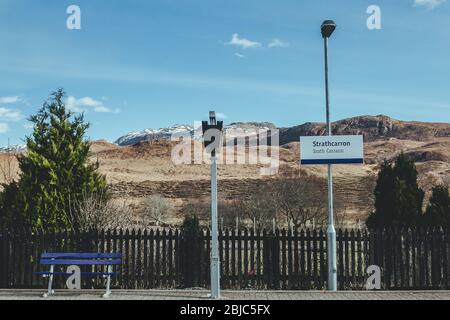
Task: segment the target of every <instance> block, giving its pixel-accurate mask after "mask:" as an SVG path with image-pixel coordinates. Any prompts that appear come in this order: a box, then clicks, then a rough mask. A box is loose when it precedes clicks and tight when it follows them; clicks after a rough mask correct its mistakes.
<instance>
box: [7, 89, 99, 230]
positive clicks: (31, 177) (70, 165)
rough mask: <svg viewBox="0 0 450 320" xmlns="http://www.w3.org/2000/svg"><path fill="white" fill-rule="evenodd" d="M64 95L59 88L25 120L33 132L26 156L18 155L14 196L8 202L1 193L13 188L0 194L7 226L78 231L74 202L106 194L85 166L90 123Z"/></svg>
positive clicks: (94, 170) (96, 176)
mask: <svg viewBox="0 0 450 320" xmlns="http://www.w3.org/2000/svg"><path fill="white" fill-rule="evenodd" d="M64 97H65V93H64V91H63V89H59V90H57V91H56V92H54V93H53V94H52V98H51V99H49V100H48V101H47V102H45V103H44V105H43V107H42V108H41V109H40V110H39V111H38V112H37V114H36V115H33V116H31V117H30V118H29V120H30V121H31V122H32V123H33V125H34V130H33V133H32V135H31V136H29V137H27V138H26V144H27V151H26V153H25V154H23V155H20V156H19V157H18V161H19V168H20V171H21V174H20V178H19V180H18V182H17V186H16V189H15V190H16V191H17V192H15V194H13V195H12V197H11V194H10V195H9V196H10V199H9V201H6V198H7V197H6V194H5V192H7V191H8V190H9V192H10V193H11V188H12V186H11V187H10V188H5V191H3V194H2V195H1V196H0V200H3V201H0V207H1V208H0V211H1V212H2V218H3V219H2V220H4V221H6V224H9V223H11V222H16V223H18V222H20V223H22V224H24V225H25V226H26V227H31V228H32V229H34V230H37V229H44V230H56V229H64V228H68V227H76V217H71V212H72V210H71V209H72V208H73V204H75V203H77V202H78V201H82V199H83V196H86V195H89V194H92V193H96V192H97V193H101V194H105V192H106V190H107V183H106V179H105V177H104V176H102V175H100V174H99V173H98V172H97V167H96V166H95V165H93V164H90V163H89V147H90V144H89V142H88V141H86V140H85V139H84V136H85V134H86V130H87V129H88V128H89V124H88V123H86V122H85V121H84V118H83V115H73V114H72V112H70V111H69V110H68V109H67V108H66V106H65V104H64ZM13 190H14V189H13ZM13 205H14V207H13ZM72 213H73V212H72ZM74 214H76V212H74ZM16 223H14V224H16ZM3 224H5V222H4V223H3Z"/></svg>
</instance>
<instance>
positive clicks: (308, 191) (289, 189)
mask: <svg viewBox="0 0 450 320" xmlns="http://www.w3.org/2000/svg"><path fill="white" fill-rule="evenodd" d="M324 186H325V181H324V180H323V179H321V178H318V177H315V176H309V175H307V174H305V173H304V172H303V171H300V170H288V171H285V172H284V173H283V174H282V176H281V177H280V178H278V179H277V180H276V181H274V183H273V184H272V190H273V194H274V198H275V201H276V203H277V208H278V212H279V213H280V214H282V215H284V216H285V217H286V218H287V219H288V221H290V222H291V223H292V224H293V226H294V227H295V228H300V227H301V226H304V225H305V224H306V222H307V221H312V220H314V221H315V224H317V225H322V224H323V222H324V221H325V219H326V203H327V202H326V193H325V192H324Z"/></svg>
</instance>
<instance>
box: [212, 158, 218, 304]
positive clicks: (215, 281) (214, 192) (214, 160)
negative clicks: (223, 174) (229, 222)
mask: <svg viewBox="0 0 450 320" xmlns="http://www.w3.org/2000/svg"><path fill="white" fill-rule="evenodd" d="M211 298H212V299H219V298H220V261H219V239H218V225H217V157H216V155H215V154H212V156H211Z"/></svg>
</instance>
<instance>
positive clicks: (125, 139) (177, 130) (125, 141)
mask: <svg viewBox="0 0 450 320" xmlns="http://www.w3.org/2000/svg"><path fill="white" fill-rule="evenodd" d="M193 134H194V128H193V127H192V126H189V125H174V126H171V127H168V128H160V129H144V130H141V131H135V132H131V133H128V134H126V135H124V136H122V137H120V138H119V139H117V140H116V142H115V143H116V144H118V145H119V146H129V145H133V144H136V143H138V142H141V141H151V140H170V138H171V137H172V136H191V137H192V136H193Z"/></svg>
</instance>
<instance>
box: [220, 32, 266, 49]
mask: <svg viewBox="0 0 450 320" xmlns="http://www.w3.org/2000/svg"><path fill="white" fill-rule="evenodd" d="M226 44H227V45H232V46H237V47H242V48H243V49H249V48H259V47H261V43H259V42H256V41H251V40H248V39H245V38H239V35H238V34H237V33H235V34H233V37H232V38H231V41H230V42H227V43H226Z"/></svg>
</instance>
